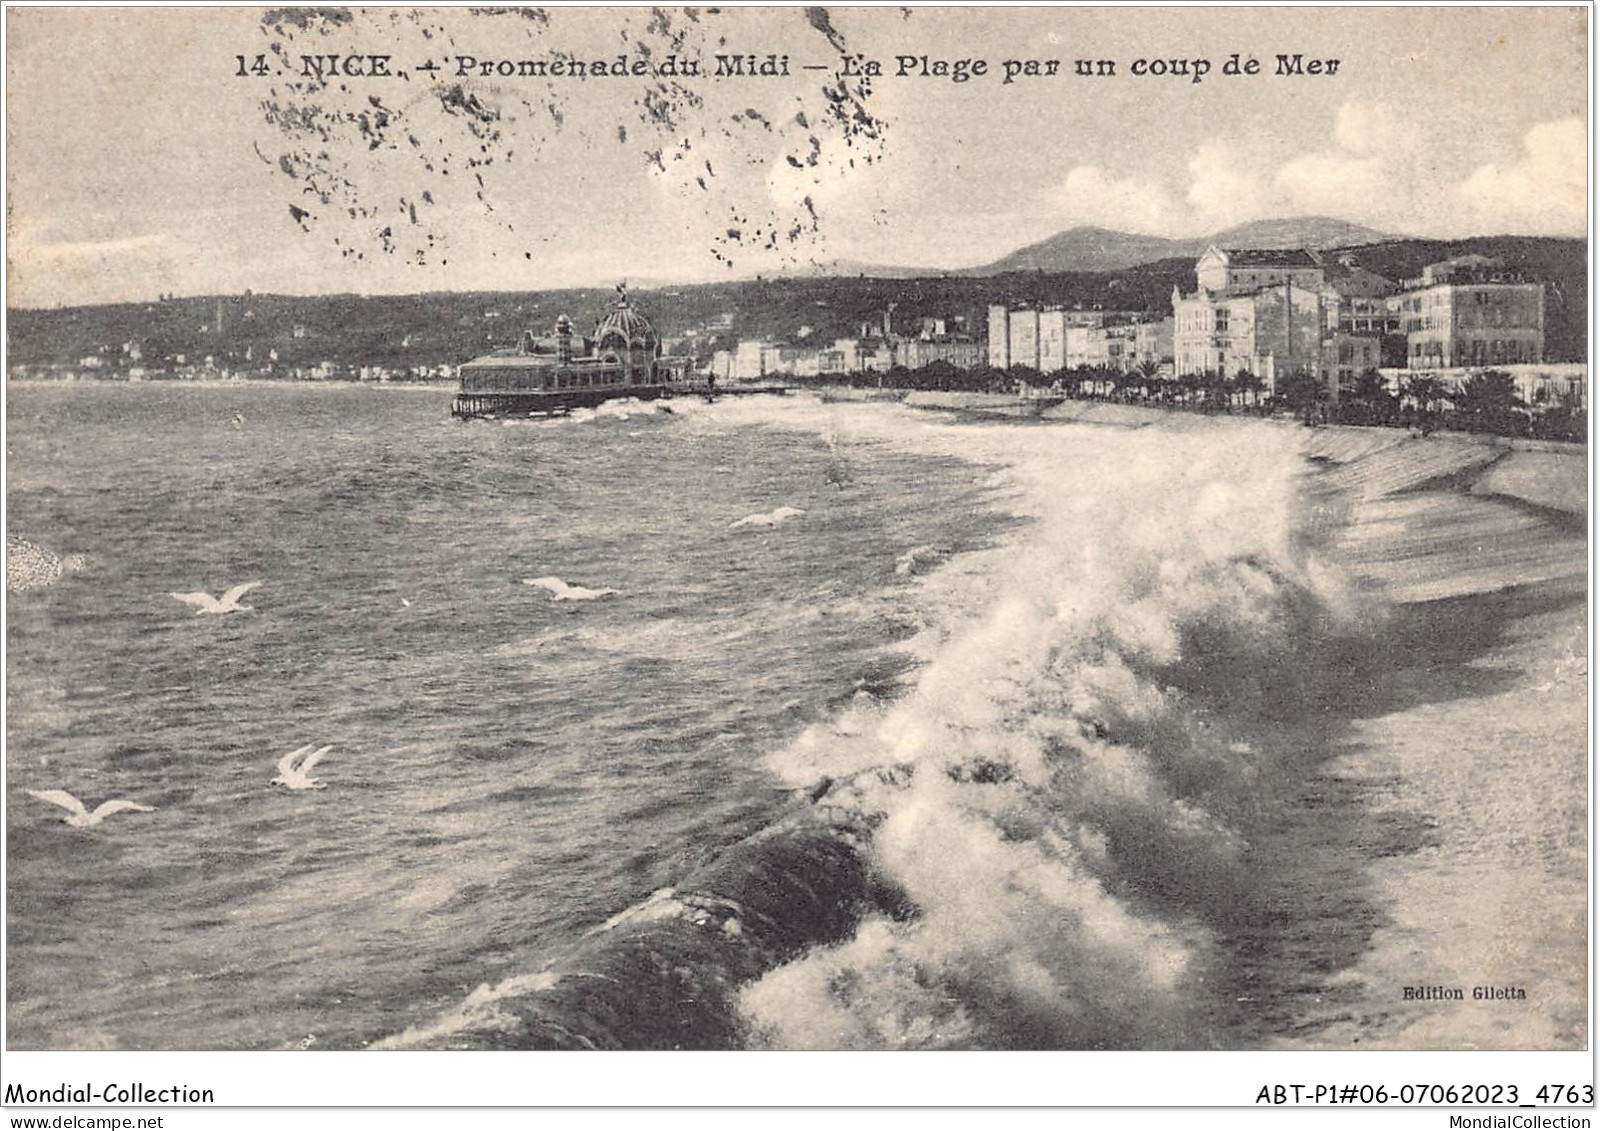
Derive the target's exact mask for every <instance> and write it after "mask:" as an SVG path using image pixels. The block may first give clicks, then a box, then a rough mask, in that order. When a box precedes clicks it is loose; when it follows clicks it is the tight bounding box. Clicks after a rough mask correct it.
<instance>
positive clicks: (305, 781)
mask: <svg viewBox="0 0 1600 1131" xmlns="http://www.w3.org/2000/svg"><path fill="white" fill-rule="evenodd" d="M316 745H317V744H316V743H315V742H308V743H306V744H305V745H304V746H302V747H300V748H299V749H298V750H291V751H289V753H287V754H285V755H284V756H283V757H282V758H279V759H278V776H277V777H275V778H273V779H272V784H273V785H281V786H287V787H288V788H289V789H327V788H328V786H327V784H326V783H325V782H321V781H318V780H317V779H316V778H314V777H311V776H310V774H311V769H312V767H313V766H315V765H316V764H317V763H318V762H320V761H322V756H323V755H324V754H326V753H327V752H328V751H330V750H332V749H333V747H332V746H322V747H318V748H317V749H315V750H313V749H312V747H313V746H316ZM296 759H299V762H300V764H299V765H295V760H296Z"/></svg>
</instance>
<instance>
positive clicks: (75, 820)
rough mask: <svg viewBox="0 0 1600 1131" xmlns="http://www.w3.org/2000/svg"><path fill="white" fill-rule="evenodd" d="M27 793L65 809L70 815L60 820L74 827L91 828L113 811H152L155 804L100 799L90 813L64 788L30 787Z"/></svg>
mask: <svg viewBox="0 0 1600 1131" xmlns="http://www.w3.org/2000/svg"><path fill="white" fill-rule="evenodd" d="M28 793H29V794H31V795H32V796H34V797H37V798H38V799H39V800H40V801H48V802H50V804H52V805H59V806H61V807H62V808H63V809H65V810H66V811H67V812H68V813H70V814H71V816H68V817H63V818H62V820H63V821H65V822H66V823H67V824H69V825H71V826H72V827H73V828H75V829H92V828H94V827H95V826H96V825H98V824H99V823H100V822H101V821H103V820H105V819H106V818H107V817H109V816H111V814H113V813H126V812H134V813H152V812H154V811H155V806H153V805H140V804H139V803H138V802H137V801H124V800H122V799H120V798H119V799H118V800H116V801H102V802H101V803H100V805H99V807H98V808H97V809H95V811H94V812H93V813H91V812H89V810H88V809H86V808H85V807H84V804H83V802H81V801H79V800H78V799H77V798H76V797H74V796H72V794H70V793H68V792H67V791H66V790H64V789H43V790H41V789H30V790H28Z"/></svg>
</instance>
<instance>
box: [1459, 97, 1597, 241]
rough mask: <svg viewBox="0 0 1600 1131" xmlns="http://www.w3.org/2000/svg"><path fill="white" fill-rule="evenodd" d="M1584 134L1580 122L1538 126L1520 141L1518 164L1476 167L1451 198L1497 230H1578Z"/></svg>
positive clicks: (1585, 147) (1565, 120)
mask: <svg viewBox="0 0 1600 1131" xmlns="http://www.w3.org/2000/svg"><path fill="white" fill-rule="evenodd" d="M1587 177H1588V130H1587V129H1586V128H1585V126H1584V123H1583V119H1582V118H1577V117H1573V118H1563V119H1561V120H1559V121H1554V122H1542V123H1540V124H1539V125H1537V126H1534V127H1533V128H1532V129H1531V130H1529V131H1528V133H1527V136H1526V137H1524V138H1523V141H1522V155H1521V160H1520V161H1518V162H1517V163H1516V164H1512V165H1505V166H1502V165H1497V164H1489V165H1481V166H1479V167H1478V168H1477V169H1476V170H1474V171H1473V173H1472V174H1471V175H1470V176H1468V177H1467V179H1466V180H1465V181H1463V182H1462V183H1461V185H1460V187H1459V188H1458V190H1457V195H1458V196H1459V197H1460V198H1461V200H1462V202H1463V203H1464V204H1465V205H1466V206H1467V208H1468V209H1469V210H1470V211H1471V212H1472V213H1473V214H1474V216H1475V218H1476V220H1477V222H1478V223H1479V224H1484V225H1488V226H1490V227H1494V228H1496V229H1498V230H1501V231H1511V230H1517V231H1530V230H1538V231H1559V232H1562V233H1563V234H1574V233H1580V232H1582V231H1583V229H1584V217H1585V191H1586V189H1587V185H1588V181H1587Z"/></svg>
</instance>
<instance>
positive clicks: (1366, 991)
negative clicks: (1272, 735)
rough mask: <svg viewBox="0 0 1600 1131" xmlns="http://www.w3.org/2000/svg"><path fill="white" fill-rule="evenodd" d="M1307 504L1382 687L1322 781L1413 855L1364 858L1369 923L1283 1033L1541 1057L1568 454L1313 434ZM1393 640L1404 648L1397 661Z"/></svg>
mask: <svg viewBox="0 0 1600 1131" xmlns="http://www.w3.org/2000/svg"><path fill="white" fill-rule="evenodd" d="M1306 451H1307V454H1308V455H1309V456H1310V457H1311V458H1312V459H1313V460H1315V461H1316V462H1317V463H1318V464H1319V465H1320V467H1321V470H1320V472H1319V473H1318V474H1317V476H1316V478H1317V480H1318V482H1317V484H1316V487H1317V491H1316V492H1315V493H1314V495H1313V497H1314V498H1315V499H1316V500H1317V501H1316V503H1315V504H1314V505H1315V506H1318V507H1325V508H1328V511H1329V515H1328V517H1330V518H1333V519H1334V520H1335V524H1334V526H1335V528H1334V529H1333V531H1332V541H1333V545H1334V547H1335V552H1336V554H1337V557H1338V559H1339V560H1340V561H1341V563H1342V565H1343V566H1344V568H1345V569H1346V570H1348V571H1350V573H1352V574H1353V575H1354V576H1355V577H1357V578H1358V579H1360V580H1361V582H1363V583H1364V584H1365V585H1366V586H1368V587H1369V589H1368V592H1369V594H1370V597H1371V599H1372V600H1373V601H1374V602H1381V603H1383V604H1385V605H1386V606H1387V607H1388V610H1389V614H1388V615H1389V617H1390V623H1392V624H1395V625H1404V624H1407V623H1411V624H1419V623H1425V624H1427V625H1428V631H1427V633H1426V635H1425V636H1424V637H1421V638H1416V639H1409V640H1405V641H1404V642H1402V640H1401V637H1402V633H1400V632H1395V633H1392V634H1385V633H1384V632H1382V631H1381V630H1380V632H1379V633H1378V636H1377V639H1376V641H1375V647H1378V648H1383V647H1384V646H1385V643H1386V641H1388V642H1389V643H1390V644H1391V645H1392V647H1391V648H1390V651H1391V653H1392V654H1391V655H1389V656H1387V657H1385V659H1386V660H1388V661H1389V662H1387V663H1384V664H1383V665H1382V668H1383V670H1384V671H1385V672H1387V673H1389V675H1388V686H1387V687H1385V688H1384V689H1382V690H1383V692H1384V694H1383V695H1381V696H1375V697H1374V698H1375V699H1377V700H1379V701H1382V702H1384V703H1386V704H1387V705H1392V707H1393V708H1394V709H1387V710H1376V711H1366V712H1360V714H1362V715H1363V716H1364V717H1358V718H1357V719H1355V721H1354V722H1353V724H1352V727H1351V729H1350V732H1349V733H1348V735H1347V736H1346V738H1345V740H1344V741H1342V742H1341V743H1340V745H1339V747H1338V749H1337V751H1336V753H1335V756H1334V757H1333V758H1332V759H1330V760H1329V761H1328V762H1327V763H1326V764H1325V765H1324V767H1323V771H1322V772H1323V774H1324V775H1325V776H1326V777H1327V778H1329V779H1330V780H1331V781H1335V782H1338V783H1340V784H1341V785H1342V786H1344V787H1347V788H1349V789H1351V790H1354V791H1356V792H1358V793H1359V795H1360V796H1361V797H1362V804H1363V807H1364V808H1365V809H1366V811H1367V817H1368V819H1369V820H1372V821H1377V822H1382V821H1383V820H1384V819H1385V818H1387V817H1394V816H1398V815H1400V814H1409V815H1410V816H1411V817H1412V818H1418V817H1420V818H1421V820H1423V821H1424V822H1425V823H1426V825H1427V827H1428V829H1429V830H1430V831H1429V834H1428V835H1427V836H1426V837H1424V838H1423V839H1422V843H1420V844H1418V845H1415V846H1413V847H1414V849H1415V850H1414V851H1404V852H1393V853H1388V852H1382V851H1372V852H1366V853H1363V855H1364V856H1365V857H1366V858H1365V859H1363V860H1361V861H1360V862H1359V863H1360V866H1361V867H1362V868H1363V869H1364V871H1365V873H1366V876H1367V879H1368V882H1369V885H1370V888H1371V893H1372V895H1371V898H1372V901H1373V902H1374V904H1375V905H1376V906H1377V908H1378V909H1379V913H1380V918H1381V922H1380V924H1379V925H1378V927H1377V929H1376V930H1375V931H1374V932H1373V933H1372V935H1371V937H1370V938H1369V939H1368V942H1367V946H1366V948H1365V950H1364V952H1363V953H1362V954H1361V955H1360V956H1359V958H1358V959H1357V960H1356V961H1355V962H1354V963H1353V964H1352V965H1351V966H1349V967H1348V968H1346V969H1344V970H1343V971H1341V972H1340V973H1339V974H1338V975H1337V977H1336V978H1335V979H1334V980H1333V982H1332V983H1331V984H1330V986H1329V987H1328V991H1329V992H1328V993H1327V994H1325V995H1324V997H1323V1004H1322V1005H1321V1006H1320V1007H1319V1009H1318V1011H1317V1012H1319V1013H1320V1014H1321V1016H1320V1017H1316V1018H1308V1019H1307V1022H1308V1025H1307V1027H1306V1029H1305V1032H1306V1036H1305V1038H1303V1041H1302V1042H1299V1043H1309V1044H1312V1045H1315V1046H1318V1047H1330V1048H1346V1047H1358V1048H1373V1047H1379V1048H1395V1049H1419V1048H1427V1049H1465V1048H1493V1049H1552V1048H1583V1047H1584V1046H1585V1044H1586V1042H1587V1034H1586V1032H1585V1016H1586V1013H1585V1010H1586V1000H1587V984H1586V976H1587V975H1586V970H1587V956H1588V938H1587V913H1586V911H1587V909H1586V886H1585V885H1586V878H1585V877H1586V862H1587V852H1588V838H1587V829H1588V825H1589V821H1588V811H1587V804H1588V802H1587V767H1588V757H1587V741H1586V737H1587V736H1586V705H1587V670H1588V657H1587V650H1586V635H1585V631H1586V613H1587V562H1588V557H1587V543H1586V539H1585V531H1586V525H1587V503H1588V499H1587V494H1588V492H1587V483H1588V477H1587V460H1586V458H1585V452H1584V450H1583V449H1582V448H1581V447H1578V446H1574V445H1559V444H1539V443H1536V442H1528V441H1520V440H1510V441H1508V440H1505V439H1496V438H1490V437H1476V436H1470V437H1469V436H1453V435H1435V436H1432V437H1429V438H1427V439H1422V438H1418V437H1408V436H1407V435H1406V434H1405V433H1398V432H1393V431H1389V430H1382V429H1354V428H1324V429H1316V430H1311V431H1310V432H1309V433H1308V436H1307V440H1306ZM1402 652H1404V653H1405V654H1404V655H1401V654H1400V653H1402Z"/></svg>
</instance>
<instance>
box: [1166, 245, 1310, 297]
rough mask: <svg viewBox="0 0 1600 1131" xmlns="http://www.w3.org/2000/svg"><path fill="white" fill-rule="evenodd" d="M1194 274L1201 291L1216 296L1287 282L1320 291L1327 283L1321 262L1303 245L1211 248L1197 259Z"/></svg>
mask: <svg viewBox="0 0 1600 1131" xmlns="http://www.w3.org/2000/svg"><path fill="white" fill-rule="evenodd" d="M1194 273H1195V278H1196V280H1197V281H1198V282H1199V286H1200V290H1201V291H1204V292H1206V293H1207V294H1213V295H1217V294H1223V295H1241V294H1254V293H1256V292H1257V291H1260V290H1264V289H1265V288H1267V287H1276V286H1282V285H1283V284H1285V283H1292V284H1293V285H1295V286H1297V287H1301V288H1303V289H1306V290H1319V289H1321V287H1322V285H1323V284H1324V283H1325V282H1327V272H1326V270H1325V269H1324V268H1323V266H1322V264H1321V263H1320V262H1318V260H1317V258H1316V257H1315V256H1314V255H1312V254H1311V253H1310V252H1309V251H1306V250H1305V249H1304V248H1294V249H1284V250H1278V249H1267V248H1239V249H1234V250H1224V249H1222V248H1219V247H1215V246H1213V247H1208V248H1206V250H1205V251H1204V252H1203V253H1202V254H1201V256H1200V258H1199V259H1198V260H1196V261H1195V265H1194Z"/></svg>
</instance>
